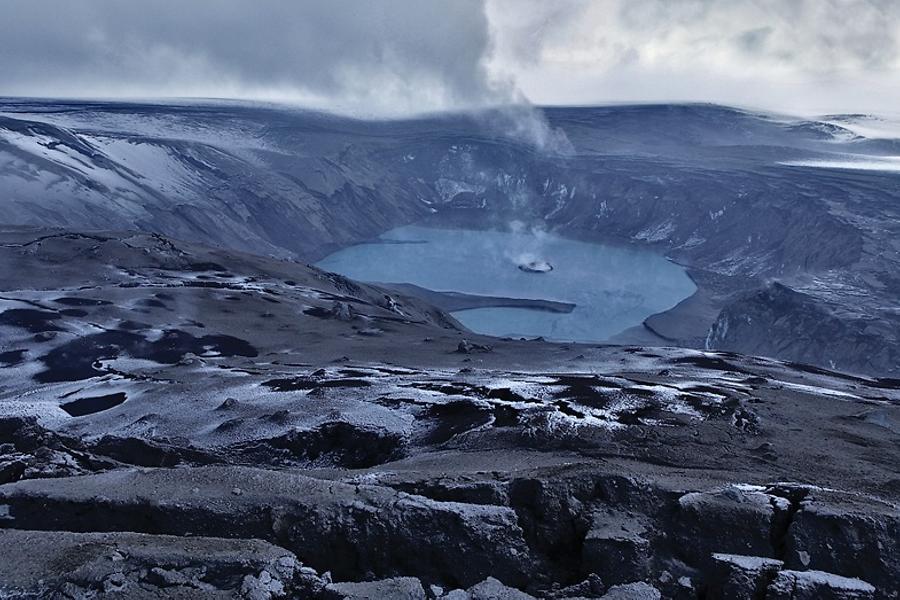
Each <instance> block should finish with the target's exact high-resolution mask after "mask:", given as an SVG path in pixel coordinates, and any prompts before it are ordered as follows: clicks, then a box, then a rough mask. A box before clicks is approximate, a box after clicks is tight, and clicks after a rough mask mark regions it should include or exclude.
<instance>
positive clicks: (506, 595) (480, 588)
mask: <svg viewBox="0 0 900 600" xmlns="http://www.w3.org/2000/svg"><path fill="white" fill-rule="evenodd" d="M469 597H470V598H471V599H472V600H534V597H533V596H529V595H528V594H526V593H525V592H520V591H519V590H517V589H515V588H511V587H508V586H506V585H503V583H502V582H500V581H498V580H497V579H494V578H493V577H488V578H487V579H485V580H484V581H482V582H481V583H479V584H477V585H473V586H472V587H470V588H469Z"/></svg>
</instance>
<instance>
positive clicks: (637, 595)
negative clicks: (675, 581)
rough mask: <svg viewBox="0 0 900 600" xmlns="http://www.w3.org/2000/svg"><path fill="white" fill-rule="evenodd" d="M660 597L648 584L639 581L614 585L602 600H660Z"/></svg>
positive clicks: (657, 591)
mask: <svg viewBox="0 0 900 600" xmlns="http://www.w3.org/2000/svg"><path fill="white" fill-rule="evenodd" d="M660 598H662V595H661V594H660V593H659V590H657V589H656V588H655V587H653V586H652V585H650V584H649V583H644V582H643V581H639V582H636V583H626V584H625V585H614V586H612V587H611V588H609V591H607V592H606V595H605V596H603V598H602V600H660Z"/></svg>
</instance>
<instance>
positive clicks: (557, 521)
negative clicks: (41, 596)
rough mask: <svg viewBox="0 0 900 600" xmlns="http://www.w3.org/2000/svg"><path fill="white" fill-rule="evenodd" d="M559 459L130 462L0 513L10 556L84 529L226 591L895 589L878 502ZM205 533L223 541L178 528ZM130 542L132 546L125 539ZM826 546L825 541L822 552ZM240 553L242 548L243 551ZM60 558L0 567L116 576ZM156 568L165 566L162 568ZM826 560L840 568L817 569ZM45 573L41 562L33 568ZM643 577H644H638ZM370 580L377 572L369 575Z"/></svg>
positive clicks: (836, 592) (18, 489) (17, 498)
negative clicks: (426, 488)
mask: <svg viewBox="0 0 900 600" xmlns="http://www.w3.org/2000/svg"><path fill="white" fill-rule="evenodd" d="M557 474H558V475H562V477H560V478H559V479H558V480H557V481H553V482H551V481H550V480H549V479H538V478H535V477H533V476H532V477H527V478H514V479H512V480H509V481H505V482H496V486H495V495H494V497H493V501H495V502H497V504H492V503H485V500H487V499H489V497H488V496H485V493H484V484H482V485H481V486H477V485H476V486H474V487H469V488H466V487H465V486H459V487H457V488H456V492H455V494H456V495H457V496H459V497H460V498H465V497H467V496H470V498H469V501H442V500H441V501H439V500H433V499H430V498H427V497H425V496H422V495H417V494H410V493H405V492H402V491H398V490H396V489H393V488H391V487H387V486H383V485H364V484H359V483H347V482H340V481H333V480H326V479H318V478H315V477H310V476H305V475H298V474H293V473H285V472H280V471H271V470H264V469H255V468H247V467H234V466H210V467H197V468H175V469H122V470H115V471H110V472H106V473H100V474H96V475H86V476H79V477H63V478H57V479H34V480H23V481H19V482H16V483H12V484H7V485H3V486H0V526H3V527H7V528H14V529H9V530H7V531H4V532H3V536H4V537H3V540H4V544H6V545H7V548H8V549H9V552H11V553H13V554H15V551H14V548H15V547H16V545H17V544H18V543H20V542H21V543H23V544H26V542H27V544H30V546H29V547H30V548H33V547H35V546H34V543H32V542H28V541H27V540H37V542H36V543H37V544H48V545H52V544H53V543H54V542H52V541H48V540H52V539H54V536H56V537H59V538H60V539H62V540H64V541H65V540H68V541H67V542H66V543H71V544H76V545H77V544H82V546H83V542H84V543H87V542H88V541H89V542H90V544H88V546H86V547H89V548H91V550H90V551H89V552H87V551H83V552H81V553H78V552H75V553H71V554H67V556H70V558H71V559H72V560H88V558H84V557H86V556H95V555H101V554H102V555H103V556H106V554H104V553H107V554H108V551H109V547H115V548H122V549H123V550H122V551H121V552H122V553H123V554H124V555H126V556H128V557H130V559H129V560H136V561H137V562H136V563H135V566H134V567H133V570H136V571H135V572H137V571H138V570H140V569H144V570H146V573H145V574H142V573H143V571H141V573H138V575H135V576H134V577H131V575H128V576H127V577H126V579H127V580H128V581H129V582H132V583H134V584H135V585H143V586H147V585H157V586H161V587H165V586H166V585H169V584H171V587H178V586H181V587H184V586H186V585H188V584H190V585H194V587H195V588H196V589H198V590H201V589H203V587H202V585H201V584H204V585H205V584H206V583H209V581H211V580H210V579H209V577H210V576H208V575H204V574H203V573H207V574H208V573H210V572H216V571H217V570H221V569H222V568H224V567H221V564H226V566H227V569H226V570H229V572H231V570H233V571H234V572H235V573H238V574H239V575H240V577H238V576H237V575H229V576H228V578H227V579H228V581H229V582H230V583H228V585H230V586H231V588H227V589H228V590H230V591H229V593H232V592H233V593H235V594H237V593H244V592H241V591H240V590H241V586H244V583H243V581H244V580H245V579H246V581H247V582H248V583H247V584H246V586H251V584H252V585H257V583H259V582H262V583H261V584H260V585H263V587H265V589H266V590H268V592H267V593H270V596H263V597H280V596H278V594H282V592H281V591H279V590H280V589H281V588H283V589H284V590H290V589H293V588H292V587H291V586H294V587H296V586H299V585H301V583H302V585H304V586H306V587H305V588H303V589H307V588H308V589H313V588H314V587H316V586H315V585H313V583H315V582H314V581H313V580H312V579H310V580H309V581H306V580H304V582H301V583H295V582H294V581H293V579H291V577H293V575H291V576H290V577H289V576H288V575H284V574H282V573H281V572H276V573H273V572H271V571H272V568H274V567H271V565H273V564H276V563H277V564H278V565H282V566H284V567H287V564H288V562H290V564H291V565H294V563H297V565H299V563H301V562H302V563H304V564H307V565H308V566H309V567H311V568H312V569H315V570H316V573H326V572H328V576H324V577H321V578H320V581H319V580H316V581H319V584H320V585H319V584H317V585H318V588H316V589H317V590H318V591H317V592H316V593H317V594H318V593H323V594H325V593H328V594H331V593H335V594H346V597H360V598H366V597H379V595H378V594H380V593H381V592H378V593H376V592H374V591H372V592H371V593H370V592H369V591H365V590H368V589H369V588H368V587H366V586H368V585H370V583H371V580H383V579H390V578H396V577H404V576H405V577H413V578H415V579H414V581H415V582H416V583H415V584H414V583H411V582H410V581H407V582H406V583H398V582H393V583H390V584H386V583H381V584H379V585H382V586H388V588H390V589H395V588H397V586H400V588H402V589H404V590H406V591H404V592H403V593H402V594H400V592H397V594H400V595H399V596H397V597H407V596H408V597H417V596H416V594H418V591H417V590H418V589H419V587H418V583H421V585H422V590H424V592H423V593H427V595H429V597H438V596H439V594H437V593H436V592H435V591H433V590H432V586H434V589H440V590H453V589H463V588H471V589H474V590H475V592H477V590H478V589H479V588H478V585H479V582H484V581H485V580H487V579H488V578H495V579H496V585H501V583H500V582H502V585H503V586H504V587H505V586H510V587H511V588H518V589H519V590H526V591H528V592H529V593H530V594H534V595H539V596H541V597H556V598H561V597H566V596H561V595H559V594H561V593H563V592H565V591H566V590H567V589H568V588H567V587H566V586H565V585H559V584H555V585H553V584H551V582H552V581H566V580H568V581H569V582H570V584H569V587H571V588H572V589H571V592H572V594H571V597H593V598H598V597H601V596H602V594H615V595H610V596H608V597H610V598H655V597H659V596H658V594H659V593H661V591H662V593H665V594H666V597H673V598H696V597H697V596H698V594H700V593H703V594H706V597H707V598H733V597H734V598H737V597H746V598H758V597H771V598H773V599H780V598H782V597H784V598H790V597H792V596H790V594H791V593H793V592H791V590H794V589H796V590H809V592H808V593H807V592H804V593H807V595H806V596H802V597H804V598H806V597H809V598H829V597H834V598H841V599H851V598H852V599H856V598H859V599H863V598H885V599H887V598H894V597H896V595H895V591H894V590H897V589H900V588H898V587H897V583H898V580H897V573H898V572H900V569H898V568H897V560H898V556H900V548H898V540H900V536H898V535H897V531H898V524H900V514H898V512H897V510H896V509H893V508H891V507H887V506H881V505H879V504H878V503H877V502H876V501H874V500H871V499H866V498H865V497H862V496H858V495H851V494H845V493H839V492H834V491H826V490H819V489H816V488H810V487H805V486H797V485H787V484H778V485H773V486H770V487H762V486H724V487H715V488H710V489H707V490H705V491H686V490H685V489H684V487H683V485H672V484H670V485H660V484H654V485H651V484H649V483H648V482H646V481H642V480H639V479H636V478H628V477H622V476H618V475H610V474H602V473H599V472H597V471H593V472H585V471H582V472H570V473H568V474H567V475H566V474H565V473H563V472H559V471H557ZM545 475H546V473H545ZM467 489H468V490H470V491H468V492H467V491H466V490H467ZM17 530H48V532H47V533H36V532H34V531H31V532H28V531H17ZM59 531H69V532H83V533H81V534H79V535H81V537H79V536H78V535H75V534H62V533H57V532H59ZM50 532H54V533H50ZM87 532H93V533H87ZM99 532H106V533H99ZM127 532H140V533H142V534H146V535H143V536H139V535H137V534H134V533H127ZM581 532H584V533H581ZM208 535H213V536H216V538H225V539H224V540H223V539H217V540H215V541H210V540H209V539H208V538H204V537H187V538H185V537H172V536H208ZM29 536H31V537H29ZM48 536H49V537H48ZM123 536H124V537H123ZM129 536H131V537H129ZM17 540H18V541H17ZM72 540H82V541H77V542H74V541H72ZM259 540H265V541H266V542H268V543H265V542H262V541H259ZM132 541H134V542H135V544H137V545H136V546H135V548H136V550H135V551H131V550H127V548H128V544H129V543H130V542H132ZM27 544H26V545H27ZM242 544H243V545H242ZM271 544H275V545H274V546H273V545H271ZM82 546H79V547H82ZM159 547H164V548H166V549H167V550H166V552H172V553H174V554H173V556H177V557H180V558H178V560H174V559H173V560H169V559H166V560H160V561H158V564H156V563H154V564H153V565H151V564H150V563H152V562H153V561H152V560H149V559H146V560H145V558H146V557H147V556H150V554H148V553H151V550H152V552H153V553H155V554H153V555H152V557H157V556H159V555H160V553H161V552H162V551H161V550H158V548H159ZM147 548H150V550H147ZM821 548H831V549H833V550H831V551H830V553H825V554H824V555H822V551H821V550H820V549H821ZM84 552H87V554H84ZM559 552H562V553H563V554H562V555H560V554H558V553H559ZM573 552H574V553H575V554H573ZM98 553H99V554H98ZM242 553H246V559H247V561H244V562H241V561H240V560H238V559H237V558H235V557H239V556H240V555H241V554H242ZM78 557H82V558H78ZM152 557H151V558H152ZM284 557H288V558H289V559H290V561H289V560H287V559H284V560H281V559H283V558H284ZM93 560H94V558H90V561H93ZM97 560H99V559H97ZM154 560H155V559H154ZM166 561H168V562H166ZM223 561H224V562H223ZM229 561H231V562H229ZM279 561H280V562H279ZM291 561H293V562H291ZM560 561H561V562H560ZM232 562H233V563H234V564H235V565H237V566H233V567H232V566H230V565H232ZM220 563H221V564H220ZM238 563H240V565H238ZM61 564H66V565H67V566H66V568H65V569H61V568H59V567H56V566H52V565H53V563H52V562H48V561H47V560H46V559H45V557H44V556H43V554H42V553H40V552H37V551H31V550H29V552H28V553H25V554H19V555H18V557H17V561H16V562H14V563H10V564H7V565H6V566H5V567H4V568H5V569H11V570H13V571H15V572H16V573H17V574H16V575H15V576H14V577H13V576H12V575H11V576H10V577H9V578H5V579H3V580H4V581H11V582H13V583H15V582H16V581H20V582H21V586H23V587H27V585H28V582H29V581H31V582H32V583H31V585H32V586H33V585H34V581H36V580H40V579H44V580H45V581H49V579H48V577H49V578H50V579H52V576H61V575H62V573H64V572H73V573H76V574H77V573H89V574H91V575H90V576H89V577H88V576H87V575H85V577H87V579H84V578H82V579H78V578H77V577H76V578H75V579H66V580H65V581H66V583H70V584H72V585H75V586H82V587H84V586H88V587H89V588H90V586H94V587H93V588H91V589H95V588H96V589H103V586H104V585H106V586H107V587H109V586H111V585H113V583H115V582H118V581H119V580H120V577H119V576H118V575H116V579H115V582H113V583H109V584H107V583H104V582H106V581H107V577H108V576H111V575H112V574H113V573H112V571H109V572H107V571H108V569H106V567H104V569H106V570H104V569H101V570H100V571H102V573H101V574H102V578H100V579H98V577H100V575H96V574H93V573H95V571H94V570H92V569H93V567H91V568H90V569H87V570H84V569H82V570H79V569H80V568H81V567H77V568H76V567H75V566H68V564H67V563H61ZM90 564H92V565H93V564H94V562H90ZM104 564H105V563H104ZM173 565H174V566H175V567H177V568H175V569H174V571H177V572H176V573H172V571H173ZM107 566H108V565H107ZM157 566H158V567H159V569H162V571H154V568H155V567H157ZM825 566H828V567H829V568H833V570H832V571H829V572H825V571H824V567H825ZM309 567H308V568H309ZM573 567H574V568H573ZM291 568H292V569H293V570H294V571H296V570H297V569H299V566H292V567H291ZM198 569H199V570H198ZM263 570H265V571H266V572H268V573H269V574H268V575H262V574H261V573H262V571H263ZM283 570H284V569H283ZM276 571H277V569H276ZM835 571H836V572H835ZM42 572H43V573H45V574H46V576H42V577H37V576H36V575H35V574H37V573H42ZM98 573H99V571H98ZM129 573H130V571H129ZM308 574H310V575H312V574H313V573H312V571H309V572H308ZM360 574H364V577H363V579H366V580H370V581H369V583H366V582H359V583H358V585H355V586H354V585H338V586H337V587H336V588H335V587H333V586H332V587H331V588H329V587H328V585H327V584H329V583H330V582H331V578H332V577H333V578H334V580H335V581H345V580H348V579H349V580H357V579H359V578H360ZM248 576H252V577H253V579H252V580H251V579H247V577H248ZM316 576H317V577H318V575H316ZM128 577H131V579H128ZM592 578H593V579H592ZM213 579H215V578H213ZM238 579H240V580H241V582H242V583H240V585H238ZM195 580H196V581H195ZM580 580H583V583H581V584H578V581H580ZM637 580H644V581H645V583H644V584H642V585H641V586H635V585H632V584H635V583H637ZM216 581H218V580H216ZM86 582H87V583H86ZM160 582H162V583H160ZM186 582H187V583H186ZM191 582H193V583H191ZM254 582H256V583H254ZM792 582H794V583H792ZM795 583H796V585H795ZM210 585H212V584H210ZM371 585H375V584H371ZM491 585H493V584H491ZM97 586H100V587H97ZM246 586H244V587H246ZM279 586H281V588H279ZM360 586H362V587H360ZM473 586H474V587H473ZM573 586H574V587H573ZM617 586H618V587H617ZM629 586H630V587H629ZM251 587H252V586H251ZM388 588H383V589H388ZM10 589H12V588H10ZM217 589H219V590H221V589H226V588H223V587H221V586H220V588H217ZM247 589H250V588H249V587H248V588H247ZM252 589H256V588H252ZM297 589H300V588H297ZM377 589H382V588H371V590H377ZM397 589H399V588H397ZM322 590H325V591H322ZM360 590H362V591H360ZM635 590H637V591H635ZM785 590H787V591H785ZM245 592H246V590H245ZM308 593H312V592H308ZM466 593H469V594H470V595H469V596H459V595H457V596H456V597H458V598H468V597H472V598H477V597H486V598H494V597H498V598H499V597H502V598H517V597H521V598H525V597H528V596H524V595H522V594H521V592H517V591H514V590H510V591H509V592H503V593H504V594H507V595H505V596H498V595H486V596H478V595H477V594H475V593H474V592H472V593H470V592H466ZM761 593H766V594H768V596H760V595H759V594H761ZM283 594H288V592H283ZM372 594H375V595H372ZM403 594H406V596H404V595H403ZM409 594H412V595H409ZM473 594H474V595H473ZM510 594H512V595H510ZM515 594H519V595H518V596H517V595H515ZM623 594H624V595H623ZM779 594H780V595H779ZM785 594H788V595H785ZM810 594H811V595H810ZM829 594H830V595H829ZM392 595H393V592H392ZM211 597H216V596H211ZM251 597H255V596H251ZM284 597H291V596H289V595H288V596H284ZM299 597H303V596H299ZM322 597H330V596H327V595H326V596H322ZM337 597H343V596H337ZM451 597H452V596H451ZM796 597H797V598H799V597H801V596H796Z"/></svg>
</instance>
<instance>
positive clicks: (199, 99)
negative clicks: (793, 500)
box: [0, 95, 900, 121]
mask: <svg viewBox="0 0 900 600" xmlns="http://www.w3.org/2000/svg"><path fill="white" fill-rule="evenodd" d="M10 101H12V102H23V103H28V102H60V103H72V104H78V103H84V104H123V105H140V104H147V105H159V106H171V105H173V104H186V105H187V104H194V105H198V106H201V105H205V104H208V105H215V104H221V105H234V106H241V105H245V106H248V107H249V106H258V107H268V108H281V109H291V110H300V111H304V112H314V113H322V114H326V115H331V116H336V117H343V118H348V119H354V120H361V121H404V120H418V119H423V118H429V117H440V116H453V115H467V114H469V115H471V114H478V113H483V112H490V111H497V110H503V109H508V108H523V107H524V108H529V109H532V108H533V109H541V110H543V109H578V108H584V109H589V108H628V107H653V106H659V107H664V106H708V107H716V108H724V109H729V110H734V111H737V112H746V113H750V114H757V115H768V116H784V117H795V118H822V119H825V118H827V117H871V118H880V117H881V118H883V117H896V118H900V108H898V109H896V110H893V111H891V110H878V111H864V110H863V111H839V110H834V111H829V110H823V111H819V112H813V111H809V112H796V111H793V112H792V111H790V110H787V109H780V108H776V107H761V106H751V105H740V104H727V103H723V102H715V101H705V100H668V101H663V100H610V101H605V102H597V103H592V104H578V103H573V104H535V103H530V102H520V103H507V104H492V105H482V106H476V107H465V108H448V109H444V110H435V111H429V112H419V113H408V114H402V115H401V114H398V115H375V114H372V115H365V114H361V113H354V112H350V111H341V110H340V109H330V108H328V107H323V106H316V105H313V104H304V103H300V102H294V101H291V100H272V99H262V98H259V99H256V98H243V97H233V98H229V97H215V96H112V97H102V96H34V95H0V102H10Z"/></svg>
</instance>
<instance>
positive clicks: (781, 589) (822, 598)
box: [766, 571, 876, 600]
mask: <svg viewBox="0 0 900 600" xmlns="http://www.w3.org/2000/svg"><path fill="white" fill-rule="evenodd" d="M875 598H876V595H875V587H874V586H872V585H871V584H869V583H866V582H865V581H863V580H861V579H851V578H849V577H841V576H839V575H834V574H832V573H825V572H823V571H781V572H779V573H778V575H776V576H775V580H774V581H773V582H772V583H771V585H769V590H768V593H767V594H766V600H875Z"/></svg>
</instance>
